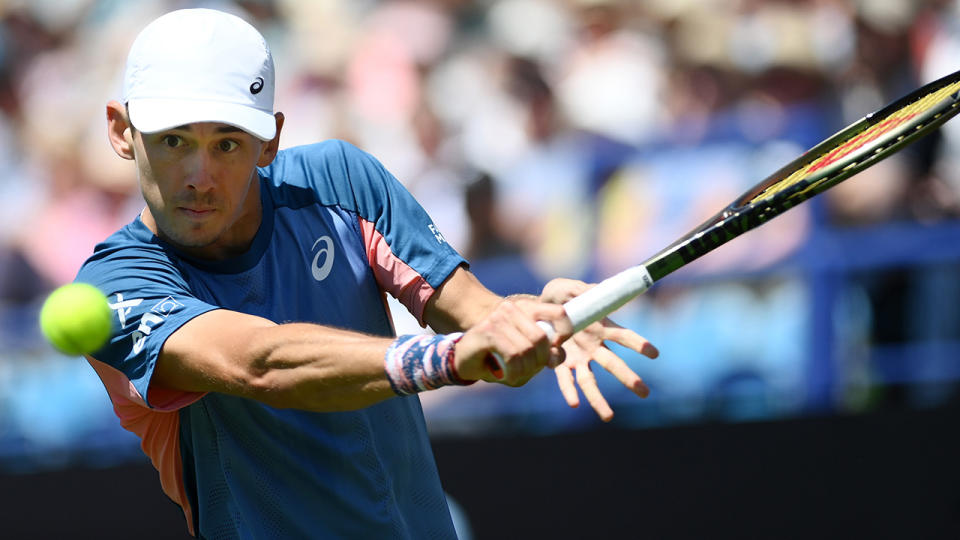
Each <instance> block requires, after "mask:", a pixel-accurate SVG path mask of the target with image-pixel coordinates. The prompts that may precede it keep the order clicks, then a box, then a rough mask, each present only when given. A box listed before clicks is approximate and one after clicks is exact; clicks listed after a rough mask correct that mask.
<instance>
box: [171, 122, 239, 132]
mask: <svg viewBox="0 0 960 540" xmlns="http://www.w3.org/2000/svg"><path fill="white" fill-rule="evenodd" d="M170 131H193V128H192V127H191V126H190V124H184V125H182V126H176V127H172V128H170ZM216 131H217V133H240V132H243V130H242V129H240V128H238V127H234V126H220V127H218V128H217V130H216Z"/></svg>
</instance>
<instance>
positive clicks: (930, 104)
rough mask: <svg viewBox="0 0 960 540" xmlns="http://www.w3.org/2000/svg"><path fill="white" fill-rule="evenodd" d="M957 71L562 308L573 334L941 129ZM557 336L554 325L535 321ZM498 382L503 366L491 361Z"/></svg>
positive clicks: (958, 94)
mask: <svg viewBox="0 0 960 540" xmlns="http://www.w3.org/2000/svg"><path fill="white" fill-rule="evenodd" d="M958 105H960V71H958V72H956V73H953V74H951V75H948V76H946V77H944V78H942V79H939V80H936V81H934V82H932V83H929V84H927V85H925V86H923V87H921V88H920V89H918V90H915V91H914V92H912V93H911V94H909V95H907V96H904V97H902V98H900V99H898V100H897V101H894V102H893V103H891V104H889V105H887V106H886V107H884V108H882V109H880V110H879V111H877V112H875V113H873V114H870V115H867V116H866V117H864V118H863V119H861V120H859V121H857V122H854V123H853V124H851V125H850V126H848V127H846V128H844V129H843V130H841V131H839V132H837V133H836V134H835V135H833V136H831V137H829V138H827V139H826V140H824V141H823V142H821V143H820V144H818V145H816V146H814V147H813V148H811V149H810V150H807V151H806V152H805V153H804V154H803V155H801V156H800V157H798V158H797V159H795V160H793V161H792V162H790V163H789V164H787V165H786V166H785V167H783V168H782V169H780V170H779V171H777V172H775V173H774V174H772V175H771V176H769V177H768V178H767V179H765V180H763V181H762V182H760V183H759V184H757V185H755V186H754V187H752V188H751V189H750V190H749V191H747V192H746V193H744V194H743V195H741V196H740V197H739V198H737V199H736V200H734V201H733V202H732V203H730V205H728V206H727V207H726V208H724V209H723V210H721V211H720V212H718V213H717V214H716V215H714V216H713V217H711V218H710V219H708V220H707V221H705V222H704V223H703V224H702V225H700V226H699V227H697V228H695V229H694V230H692V231H690V232H689V233H687V234H686V235H684V236H683V237H681V238H680V239H679V240H677V241H676V242H674V243H673V244H671V245H670V246H668V247H666V248H665V249H663V250H662V251H660V252H659V253H657V254H656V255H654V256H652V257H650V258H649V259H647V260H646V261H644V262H643V263H642V264H638V265H636V266H633V267H630V268H628V269H626V270H624V271H622V272H620V273H619V274H616V275H614V276H611V277H609V278H607V279H605V280H603V281H602V282H600V283H598V284H597V285H596V286H595V287H593V288H591V289H590V290H589V291H587V292H585V293H583V294H581V295H580V296H578V297H576V298H574V299H572V300H570V301H568V302H566V303H565V304H564V305H563V307H564V310H565V311H566V312H567V316H568V317H569V318H570V320H571V321H572V322H573V328H574V331H580V330H582V329H584V328H585V327H586V326H588V325H590V324H591V323H593V322H595V321H598V320H600V319H602V318H603V317H606V316H607V315H609V314H611V313H613V312H614V311H616V310H617V309H619V308H620V307H621V306H623V305H624V304H626V303H627V302H628V301H630V300H631V299H633V298H634V297H636V296H637V295H639V294H640V293H642V292H644V291H645V290H647V289H648V288H650V286H652V285H653V284H654V283H656V282H657V281H659V280H660V279H662V278H663V277H664V276H667V275H668V274H670V273H671V272H673V271H675V270H677V269H678V268H681V267H683V266H684V265H686V264H689V263H690V262H692V261H694V260H696V259H698V258H700V257H701V256H703V255H705V254H707V253H709V252H711V251H713V250H714V249H716V248H718V247H720V246H722V245H723V244H726V243H727V242H729V241H730V240H732V239H734V238H736V237H738V236H740V235H741V234H743V233H745V232H747V231H749V230H751V229H754V228H756V227H759V226H760V225H763V224H764V223H766V222H767V221H770V220H771V219H773V218H775V217H777V216H778V215H780V214H782V213H783V212H786V211H787V210H789V209H790V208H793V207H794V206H796V205H798V204H800V203H802V202H804V201H806V200H807V199H809V198H811V197H813V196H814V195H816V194H818V193H821V192H823V191H826V190H827V189H830V188H831V187H833V186H835V185H836V184H838V183H840V182H842V181H843V180H846V179H847V178H850V177H851V176H853V175H855V174H857V173H859V172H860V171H862V170H864V169H866V168H868V167H871V166H873V165H874V164H876V163H878V162H880V161H881V160H883V159H884V158H887V157H889V156H891V155H893V154H895V153H896V152H898V151H900V150H902V149H903V148H904V147H905V146H907V145H908V144H910V143H912V142H914V141H916V140H917V139H919V138H920V137H923V136H924V135H926V134H927V133H929V132H931V131H932V130H934V129H936V128H937V127H939V126H940V125H941V124H943V123H944V122H946V121H947V120H949V119H950V118H952V117H953V116H954V115H956V114H957V112H958V111H960V106H958ZM538 324H539V325H540V327H541V328H543V329H544V330H545V331H546V332H547V335H548V336H550V337H551V339H552V337H553V334H554V333H555V331H554V329H553V326H552V325H550V324H549V323H547V322H544V321H540V322H539V323H538ZM487 364H488V366H487V367H488V368H489V369H490V371H491V373H493V374H494V376H496V377H498V378H503V376H504V375H505V373H506V372H505V369H506V365H505V363H504V361H503V359H502V358H501V357H499V356H498V355H490V356H489V357H488V358H487Z"/></svg>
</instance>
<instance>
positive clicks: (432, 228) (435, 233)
mask: <svg viewBox="0 0 960 540" xmlns="http://www.w3.org/2000/svg"><path fill="white" fill-rule="evenodd" d="M427 228H428V229H430V232H432V233H433V237H434V238H436V239H437V243H438V244H442V243H443V242H444V239H443V235H442V234H440V229H437V227H436V225H434V224H433V223H431V224H430V225H427Z"/></svg>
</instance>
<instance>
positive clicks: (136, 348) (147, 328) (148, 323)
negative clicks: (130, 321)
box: [110, 293, 183, 354]
mask: <svg viewBox="0 0 960 540" xmlns="http://www.w3.org/2000/svg"><path fill="white" fill-rule="evenodd" d="M142 303H143V298H134V299H132V300H124V298H123V294H122V293H117V301H116V302H114V303H112V304H110V309H113V310H114V311H116V312H117V318H118V319H120V327H121V328H126V327H127V316H128V315H130V311H131V310H132V309H133V308H135V307H137V306H139V305H140V304H142ZM181 307H183V304H181V303H180V302H177V301H176V300H174V298H173V297H172V296H168V297H166V298H164V299H163V300H161V301H159V302H157V303H156V304H154V305H153V307H151V308H150V311H147V312H146V313H144V314H143V315H142V316H141V317H140V323H139V324H138V325H137V329H136V330H135V331H134V332H133V333H132V334H130V337H131V339H132V340H133V354H140V352H141V351H143V346H144V345H145V344H146V340H147V336H149V335H150V332H152V331H153V329H154V328H155V327H156V326H157V325H158V324H160V323H162V322H163V321H164V320H166V318H167V317H168V316H169V315H170V314H171V313H173V312H174V311H176V310H177V309H179V308H181Z"/></svg>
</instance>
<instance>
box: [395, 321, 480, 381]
mask: <svg viewBox="0 0 960 540" xmlns="http://www.w3.org/2000/svg"><path fill="white" fill-rule="evenodd" d="M461 336H463V333H462V332H457V333H454V334H445V335H444V334H439V335H435V336H431V335H406V336H400V337H398V338H397V339H396V340H394V342H393V343H391V344H390V348H389V349H387V354H386V356H385V358H384V370H385V371H386V372H387V379H388V380H389V381H390V386H391V387H392V388H393V391H394V392H396V393H397V395H401V396H408V395H410V394H416V393H417V392H423V391H424V390H433V389H435V388H440V387H441V386H448V385H452V384H456V385H468V384H473V382H474V381H465V380H463V379H461V378H460V375H458V374H457V370H456V367H455V366H454V365H453V357H454V349H455V347H454V346H455V345H456V343H457V341H459V340H460V337H461Z"/></svg>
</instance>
